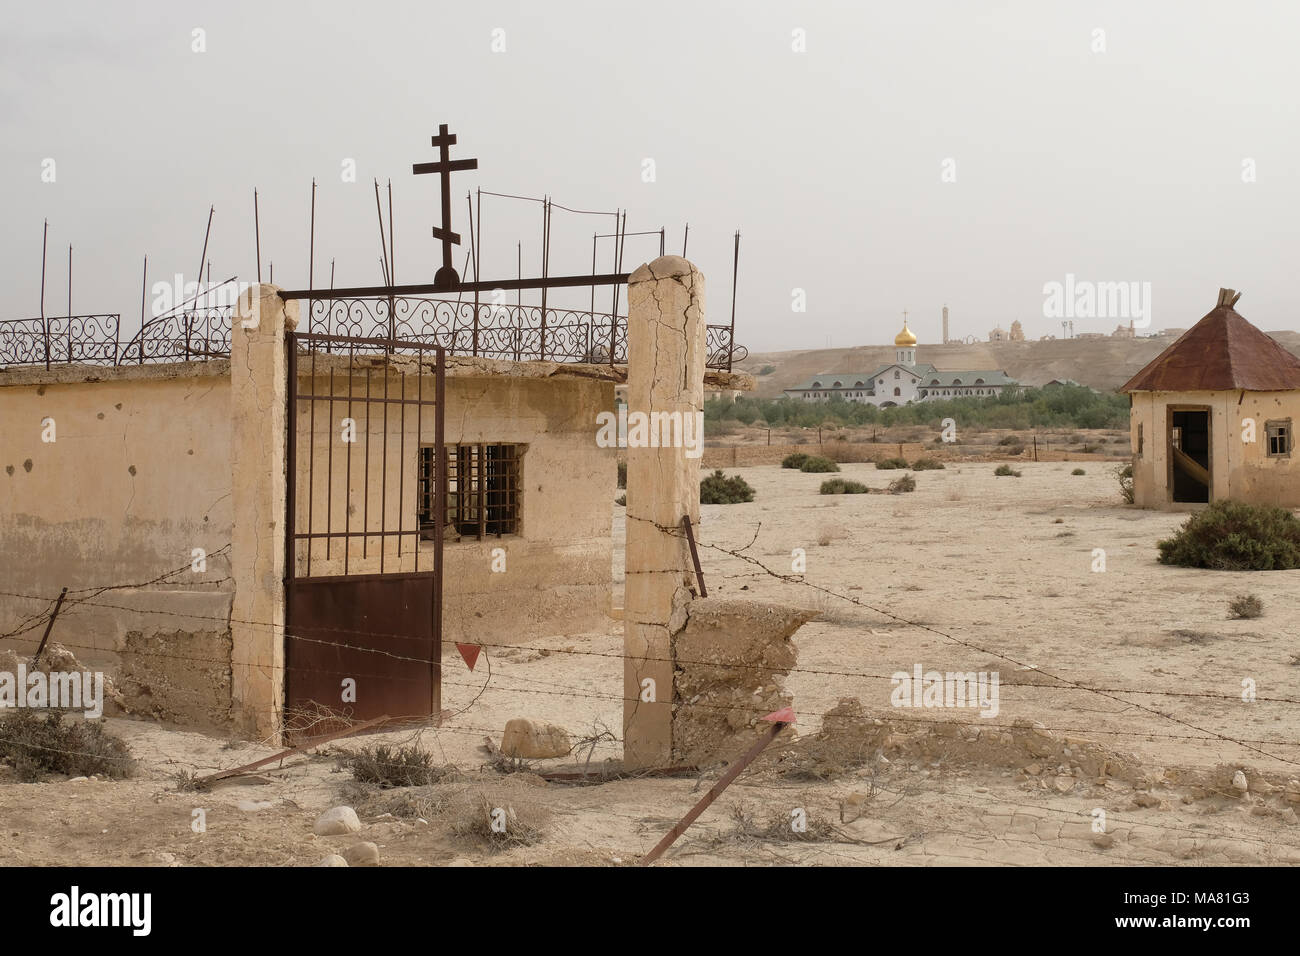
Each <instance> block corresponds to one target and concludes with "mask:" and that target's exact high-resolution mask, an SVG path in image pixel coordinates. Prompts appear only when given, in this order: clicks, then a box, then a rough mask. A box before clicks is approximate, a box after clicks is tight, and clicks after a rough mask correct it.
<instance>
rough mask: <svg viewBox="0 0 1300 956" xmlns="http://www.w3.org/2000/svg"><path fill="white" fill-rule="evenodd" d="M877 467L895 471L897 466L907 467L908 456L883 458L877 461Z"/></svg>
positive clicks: (882, 469)
mask: <svg viewBox="0 0 1300 956" xmlns="http://www.w3.org/2000/svg"><path fill="white" fill-rule="evenodd" d="M876 467H877V468H878V469H879V470H881V471H894V470H895V469H897V468H906V467H907V459H906V458H882V459H880V460H879V461H877V462H876Z"/></svg>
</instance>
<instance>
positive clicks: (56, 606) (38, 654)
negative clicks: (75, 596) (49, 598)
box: [32, 587, 68, 664]
mask: <svg viewBox="0 0 1300 956" xmlns="http://www.w3.org/2000/svg"><path fill="white" fill-rule="evenodd" d="M67 596H68V589H67V588H66V587H65V588H64V589H63V590H62V591H61V592H59V599H58V600H57V601H55V602H54V611H53V612H52V613H51V614H50V622H49V623H48V624H46V625H45V634H44V635H43V636H42V637H41V643H40V646H39V647H37V648H36V656H35V657H33V658H32V663H33V664H34V663H36V662H37V661H39V660H40V659H41V655H42V654H44V653H45V642H46V641H48V640H49V639H50V631H52V630H54V619H55V618H56V617H58V616H59V608H61V607H63V599H64V598H65V597H67Z"/></svg>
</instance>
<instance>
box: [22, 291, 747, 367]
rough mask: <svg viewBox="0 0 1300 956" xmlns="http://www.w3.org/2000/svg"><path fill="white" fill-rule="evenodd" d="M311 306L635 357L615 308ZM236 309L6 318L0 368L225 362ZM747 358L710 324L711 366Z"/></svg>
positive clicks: (537, 346)
mask: <svg viewBox="0 0 1300 956" xmlns="http://www.w3.org/2000/svg"><path fill="white" fill-rule="evenodd" d="M306 308H307V311H308V315H307V322H306V324H307V331H309V332H311V333H313V334H317V335H336V336H348V337H352V338H366V339H383V340H387V341H388V342H389V343H391V344H392V345H391V347H390V348H389V351H393V352H401V351H403V349H402V347H401V346H400V344H399V343H401V342H404V341H405V342H418V343H421V344H423V345H437V346H441V347H442V348H444V349H445V350H446V352H447V354H449V355H480V356H483V357H485V358H494V359H508V360H512V361H517V362H518V361H538V360H541V361H548V362H588V363H593V364H600V365H605V364H608V365H620V364H624V363H626V362H627V316H625V315H617V314H611V313H608V312H587V311H581V310H576V309H560V308H554V307H549V306H548V307H547V308H546V309H543V308H542V306H540V305H501V304H494V303H487V302H477V303H476V302H474V301H472V300H467V301H456V300H454V299H438V298H418V297H393V298H339V299H310V300H307V302H306ZM232 314H233V307H232V306H229V305H226V306H219V307H212V308H202V309H193V310H190V311H185V312H173V313H169V314H167V315H163V316H159V317H157V318H154V319H150V320H149V321H148V322H146V323H145V324H144V326H143V327H142V328H141V329H140V331H138V332H136V334H135V335H134V336H132V337H131V338H130V339H129V340H128V341H127V342H126V343H125V344H121V343H120V336H119V332H120V328H121V317H120V316H118V315H74V316H64V317H51V318H45V319H39V318H37V319H18V320H15V321H9V322H0V367H12V366H31V365H44V366H45V367H46V368H49V367H50V366H51V365H56V364H57V365H65V364H76V363H83V364H93V365H137V364H145V363H153V362H187V361H195V360H200V361H201V360H206V359H212V358H227V357H229V355H230V326H231V319H232ZM748 354H749V353H748V351H747V350H746V349H745V347H744V346H743V345H736V344H735V342H734V341H733V330H732V328H731V326H729V325H710V326H708V329H707V359H706V365H707V367H708V368H711V369H720V370H723V371H730V370H731V368H732V365H733V364H734V363H736V362H739V361H743V360H744V359H745V357H746V356H747V355H748Z"/></svg>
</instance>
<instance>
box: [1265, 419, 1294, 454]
mask: <svg viewBox="0 0 1300 956" xmlns="http://www.w3.org/2000/svg"><path fill="white" fill-rule="evenodd" d="M1264 431H1265V432H1266V433H1267V435H1268V457H1269V458H1289V457H1291V419H1289V418H1282V419H1277V420H1275V421H1268V422H1265V423H1264Z"/></svg>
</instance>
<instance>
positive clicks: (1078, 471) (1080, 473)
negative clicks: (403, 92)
mask: <svg viewBox="0 0 1300 956" xmlns="http://www.w3.org/2000/svg"><path fill="white" fill-rule="evenodd" d="M1070 474H1072V475H1086V474H1087V472H1086V471H1084V470H1083V469H1082V468H1076V469H1074V471H1072V472H1070Z"/></svg>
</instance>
